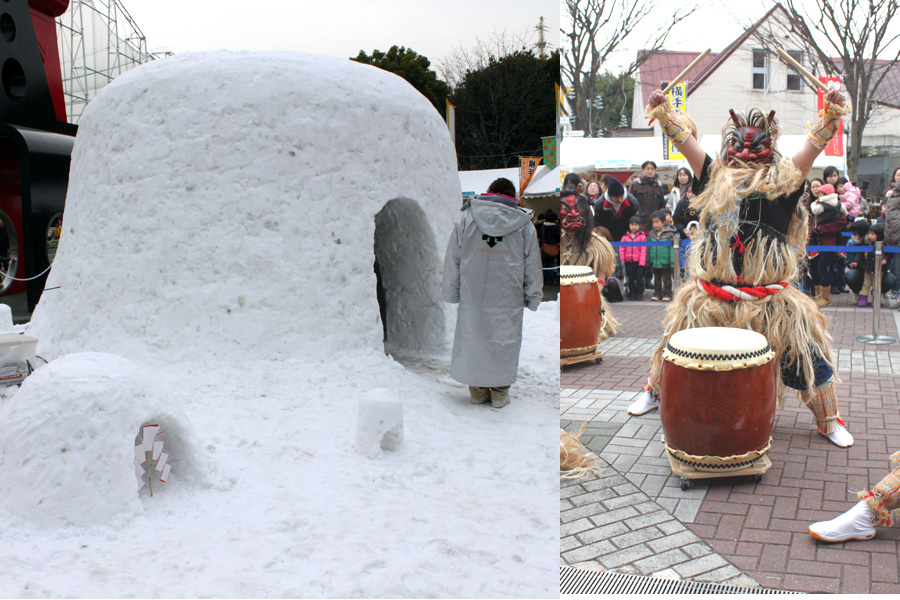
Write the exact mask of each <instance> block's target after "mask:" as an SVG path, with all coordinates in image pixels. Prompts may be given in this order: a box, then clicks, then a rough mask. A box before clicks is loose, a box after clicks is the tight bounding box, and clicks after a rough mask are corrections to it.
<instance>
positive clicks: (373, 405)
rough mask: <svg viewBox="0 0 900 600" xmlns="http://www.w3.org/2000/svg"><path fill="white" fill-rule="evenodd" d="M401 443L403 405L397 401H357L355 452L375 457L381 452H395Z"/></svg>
mask: <svg viewBox="0 0 900 600" xmlns="http://www.w3.org/2000/svg"><path fill="white" fill-rule="evenodd" d="M402 441H403V403H402V402H400V401H398V400H374V399H363V400H360V401H359V413H358V418H357V421H356V451H357V452H360V453H362V454H366V455H368V456H373V455H375V456H377V455H379V454H380V453H381V450H396V449H397V448H399V447H400V443H401V442H402Z"/></svg>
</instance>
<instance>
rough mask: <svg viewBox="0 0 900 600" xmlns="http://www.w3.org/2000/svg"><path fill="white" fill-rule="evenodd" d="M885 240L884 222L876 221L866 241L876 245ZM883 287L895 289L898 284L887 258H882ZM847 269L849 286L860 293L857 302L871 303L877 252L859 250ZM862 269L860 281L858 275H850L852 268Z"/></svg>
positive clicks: (870, 228) (865, 304)
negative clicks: (889, 268) (888, 268)
mask: <svg viewBox="0 0 900 600" xmlns="http://www.w3.org/2000/svg"><path fill="white" fill-rule="evenodd" d="M881 241H884V224H882V223H876V224H875V225H872V226H871V227H869V231H868V233H867V234H866V242H867V243H868V244H871V245H872V246H874V245H875V242H881ZM881 265H882V268H881V289H882V291H887V290H891V289H894V287H896V285H897V278H896V277H894V274H893V273H891V272H890V271H888V270H887V269H886V265H887V259H886V258H882V259H881ZM847 267H848V270H847V286H848V287H849V288H850V289H851V290H852V291H853V293H854V295H855V294H859V295H860V298H859V302H858V303H857V304H858V306H860V307H865V306H868V305H869V304H870V301H869V292H870V291H871V290H872V286H873V284H874V282H875V253H874V252H857V253H856V254H855V255H854V256H853V259H852V262H850V263H849V264H848V265H847ZM860 268H861V269H862V275H863V278H862V281H859V278H858V277H852V278H851V277H850V270H851V269H852V270H854V272H858V271H859V269H860Z"/></svg>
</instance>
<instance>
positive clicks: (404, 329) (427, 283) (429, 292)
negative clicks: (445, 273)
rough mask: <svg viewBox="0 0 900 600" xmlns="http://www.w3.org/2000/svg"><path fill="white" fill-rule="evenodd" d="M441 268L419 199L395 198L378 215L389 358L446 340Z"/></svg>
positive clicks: (383, 316) (377, 268)
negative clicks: (395, 354)
mask: <svg viewBox="0 0 900 600" xmlns="http://www.w3.org/2000/svg"><path fill="white" fill-rule="evenodd" d="M441 265H442V262H441V260H440V259H439V258H438V255H437V247H436V245H435V240H434V235H433V234H432V232H431V228H430V227H429V226H428V220H427V219H426V218H425V213H424V212H423V211H422V208H421V207H420V206H419V204H418V203H417V202H416V201H415V200H410V199H409V198H395V199H393V200H390V201H388V202H387V204H385V205H384V207H383V208H382V209H381V210H380V211H379V212H378V214H377V215H375V273H376V279H377V281H378V284H377V285H378V290H377V295H378V308H379V309H380V311H381V319H382V323H383V325H384V350H385V352H387V353H388V354H392V353H395V352H397V353H401V354H402V353H404V352H405V351H422V350H429V349H434V348H436V347H438V346H440V345H441V344H442V343H443V342H444V338H445V333H446V324H445V320H444V308H443V305H442V303H441V302H442V301H441Z"/></svg>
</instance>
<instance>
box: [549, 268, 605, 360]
mask: <svg viewBox="0 0 900 600" xmlns="http://www.w3.org/2000/svg"><path fill="white" fill-rule="evenodd" d="M559 303H560V304H559V355H560V358H577V357H580V356H590V355H592V354H593V353H594V351H595V350H596V349H597V340H598V339H599V338H600V329H601V326H602V321H601V318H600V285H599V281H598V279H597V277H596V276H595V275H594V271H593V269H591V268H590V267H573V266H565V265H564V266H562V267H560V268H559Z"/></svg>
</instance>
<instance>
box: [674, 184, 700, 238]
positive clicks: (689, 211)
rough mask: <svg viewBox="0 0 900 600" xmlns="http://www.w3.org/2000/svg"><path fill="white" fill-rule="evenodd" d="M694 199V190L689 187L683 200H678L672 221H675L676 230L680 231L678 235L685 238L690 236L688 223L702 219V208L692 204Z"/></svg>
mask: <svg viewBox="0 0 900 600" xmlns="http://www.w3.org/2000/svg"><path fill="white" fill-rule="evenodd" d="M693 199H694V190H693V189H691V188H688V189H687V190H685V192H684V195H683V196H682V197H681V200H679V201H678V205H677V206H676V207H675V212H674V213H673V214H672V221H673V222H674V223H675V231H677V232H678V235H679V236H680V237H681V239H683V240H684V239H687V238H689V237H690V234H689V233H688V232H687V226H688V223H690V222H692V221H697V222H699V221H700V209H699V208H697V207H696V206H691V201H692V200H693Z"/></svg>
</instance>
